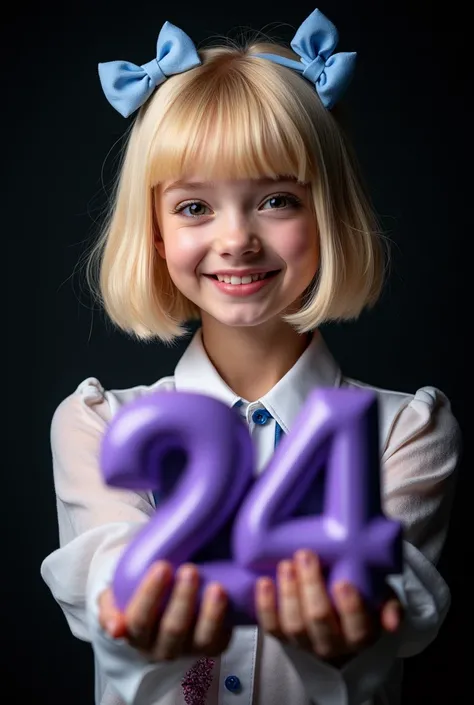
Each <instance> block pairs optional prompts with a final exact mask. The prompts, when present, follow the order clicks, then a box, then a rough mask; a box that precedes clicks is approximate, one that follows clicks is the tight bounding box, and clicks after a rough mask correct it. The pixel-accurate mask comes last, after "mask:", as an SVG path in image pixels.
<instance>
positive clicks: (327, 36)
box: [99, 10, 357, 117]
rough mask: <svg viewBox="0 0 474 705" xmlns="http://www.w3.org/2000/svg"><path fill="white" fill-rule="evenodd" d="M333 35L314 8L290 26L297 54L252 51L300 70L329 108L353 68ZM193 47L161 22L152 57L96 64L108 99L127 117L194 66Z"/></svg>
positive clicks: (196, 63) (351, 54)
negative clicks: (294, 26)
mask: <svg viewBox="0 0 474 705" xmlns="http://www.w3.org/2000/svg"><path fill="white" fill-rule="evenodd" d="M338 41H339V35H338V32H337V29H336V27H335V26H334V25H333V23H332V22H330V20H328V19H327V17H325V15H323V13H322V12H320V11H319V10H314V11H313V12H312V13H311V14H310V15H309V17H307V18H306V19H305V21H304V22H303V24H302V25H301V26H300V28H299V29H298V31H297V32H296V34H295V36H294V37H293V40H292V41H291V48H292V49H293V50H294V51H295V52H296V53H297V54H298V56H300V61H293V60H292V59H287V58H286V57H284V56H278V55H277V54H268V53H259V54H253V56H258V57H260V58H264V59H269V60H270V61H273V62H274V63H277V64H281V65H282V66H286V67H288V68H290V69H293V70H294V71H297V72H298V73H301V74H302V75H303V76H304V77H305V78H306V79H308V81H311V83H313V84H314V85H315V88H316V91H317V92H318V95H319V97H320V98H321V101H322V103H323V105H324V106H325V107H326V108H332V106H333V105H334V104H335V103H337V101H338V100H339V98H340V97H341V95H342V94H343V92H344V91H345V89H346V88H347V86H348V84H349V82H350V80H351V78H352V75H353V73H354V68H355V60H356V56H357V54H356V53H355V52H339V53H337V54H334V53H333V52H334V50H335V48H336V46H337V43H338ZM200 64H201V60H200V58H199V56H198V53H197V50H196V47H195V45H194V43H193V41H192V39H190V37H188V35H187V34H186V33H185V32H183V30H181V29H179V27H176V26H175V25H174V24H171V22H165V24H164V25H163V27H162V28H161V32H160V34H159V36H158V41H157V45H156V59H152V60H151V61H149V62H148V63H147V64H143V65H142V66H137V65H136V64H132V63H130V62H128V61H108V62H106V63H103V64H99V77H100V82H101V84H102V89H103V91H104V93H105V96H106V98H107V100H108V101H109V103H110V104H111V105H112V106H113V107H114V108H115V109H116V110H118V112H119V113H120V114H121V115H123V116H124V117H128V116H129V115H131V114H132V113H133V112H135V110H138V108H139V107H140V106H141V105H143V103H145V102H146V101H147V100H148V98H149V97H150V95H151V94H152V93H153V91H154V90H155V88H156V87H157V86H159V85H160V84H161V83H163V81H165V80H166V79H167V78H168V77H169V76H172V75H173V74H178V73H182V72H183V71H188V70H189V69H192V68H194V67H195V66H199V65H200Z"/></svg>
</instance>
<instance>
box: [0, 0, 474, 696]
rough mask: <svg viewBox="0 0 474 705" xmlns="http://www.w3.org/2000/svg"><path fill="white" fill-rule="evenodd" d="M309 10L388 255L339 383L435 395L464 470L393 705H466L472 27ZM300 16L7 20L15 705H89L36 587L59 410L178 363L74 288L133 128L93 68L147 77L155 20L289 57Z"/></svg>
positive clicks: (413, 7) (6, 587) (89, 4)
mask: <svg viewBox="0 0 474 705" xmlns="http://www.w3.org/2000/svg"><path fill="white" fill-rule="evenodd" d="M319 8H320V9H321V10H322V11H323V12H324V13H325V14H326V15H328V16H329V17H330V18H331V19H332V20H333V22H335V24H336V25H337V27H338V28H339V31H340V35H341V43H340V49H341V50H348V51H349V50H357V51H358V53H359V64H358V72H357V76H356V78H355V80H354V82H353V84H352V86H351V89H350V91H349V94H348V96H347V100H346V105H347V108H348V115H349V120H350V122H349V127H348V129H349V130H350V132H351V133H352V137H353V141H354V144H355V147H356V149H357V150H358V153H359V159H360V162H361V164H362V168H363V171H364V174H365V177H366V179H367V181H368V183H369V186H370V188H371V190H372V196H373V200H374V203H375V206H376V208H377V211H378V212H379V214H380V215H381V217H382V222H383V225H384V227H385V229H386V231H387V233H388V234H389V236H390V238H391V240H392V244H393V247H392V255H393V259H392V272H391V277H390V281H389V284H388V285H387V287H386V290H385V294H384V296H383V298H382V300H381V301H380V303H379V305H378V306H377V307H376V309H375V310H374V311H373V312H371V313H370V314H367V315H364V316H363V317H362V318H361V319H360V320H359V321H358V322H357V323H355V324H350V325H341V326H330V327H328V328H327V330H326V338H327V340H328V342H329V344H330V347H331V348H332V350H333V352H334V353H335V355H336V357H337V358H338V359H339V361H340V363H341V365H342V367H343V369H344V371H345V373H346V374H348V375H350V376H353V377H356V378H358V379H361V380H363V381H366V382H369V383H372V384H376V385H380V386H385V387H389V388H396V389H400V390H403V391H409V392H413V391H415V390H416V388H417V387H420V386H422V385H425V384H433V385H435V386H438V387H440V388H441V389H442V390H443V391H444V392H445V393H446V394H447V395H448V396H449V397H450V399H451V400H452V404H453V408H454V411H455V413H456V415H457V417H458V419H459V421H460V422H461V425H462V428H463V431H464V434H465V441H466V448H465V458H464V463H463V466H462V472H461V477H460V484H459V489H458V495H457V500H456V506H455V511H454V514H453V521H452V528H451V532H450V537H449V541H448V545H447V548H446V551H445V555H444V557H443V561H442V570H443V572H444V575H445V576H446V578H447V579H448V582H449V584H450V586H451V589H452V593H453V606H452V609H451V613H450V615H449V618H448V620H447V622H446V623H445V625H444V627H443V629H442V632H441V635H440V637H439V639H438V640H437V641H436V642H435V644H433V645H432V646H431V647H429V648H428V649H427V650H426V652H425V653H424V654H422V655H421V656H419V657H416V658H414V659H411V660H410V661H409V662H408V664H407V671H408V673H407V679H406V694H405V700H404V702H406V703H407V704H408V705H411V704H412V703H413V705H415V704H416V705H419V704H420V703H423V704H424V703H429V704H430V705H445V703H464V701H465V699H466V698H467V687H468V685H469V683H470V681H471V677H470V673H469V670H468V669H469V666H470V657H471V656H472V642H471V630H472V606H471V602H470V600H471V598H470V591H469V589H468V588H469V584H468V578H469V573H470V575H471V576H472V568H470V558H471V557H470V553H471V551H470V545H469V544H470V541H469V540H467V539H468V537H469V533H470V530H469V524H470V521H469V520H470V514H469V509H470V497H469V492H470V487H469V485H470V478H469V473H470V468H471V460H472V451H471V449H470V444H469V441H470V435H471V434H470V426H469V422H468V415H469V413H468V412H469V409H468V404H467V392H466V388H467V385H468V380H469V376H468V373H467V367H466V357H465V354H464V351H465V347H467V336H466V330H467V329H468V327H469V326H470V324H471V321H472V313H471V312H470V308H469V303H470V302H471V291H470V288H471V287H470V284H471V281H472V277H471V276H470V272H469V269H470V267H471V266H472V265H471V260H470V257H469V255H470V248H469V244H470V239H471V235H472V227H471V218H470V213H471V203H472V197H471V185H472V184H471V182H472V180H471V179H470V178H469V177H470V172H471V168H470V161H469V159H468V156H467V151H468V145H469V144H470V134H469V132H470V130H472V126H471V124H470V121H472V111H471V108H470V107H469V99H470V98H471V95H470V94H471V85H470V73H471V65H470V63H469V62H468V59H467V54H468V46H467V43H468V41H469V42H470V41H471V40H470V38H469V39H468V34H467V29H466V28H467V26H468V20H467V14H466V12H467V11H466V10H462V9H461V3H460V2H456V1H455V2H451V3H449V6H444V7H442V8H441V9H440V10H435V9H434V3H432V2H429V1H428V0H426V1H421V0H419V1H417V0H413V2H407V0H399V1H398V2H395V1H394V0H383V1H379V2H376V1H375V0H374V1H373V2H370V1H369V0H361V1H359V2H350V0H321V2H319ZM313 9H314V5H313V3H312V2H308V1H305V2H301V1H298V2H294V3H291V7H285V3H283V2H282V1H281V0H260V2H258V3H256V2H253V3H250V2H244V1H242V2H239V3H235V4H230V3H224V4H223V5H219V4H218V3H216V5H215V7H214V4H213V3H211V2H209V1H207V2H203V3H201V4H199V3H196V2H190V1H189V0H183V2H181V3H180V4H178V3H170V5H169V6H166V5H163V4H160V3H152V2H148V1H147V0H141V2H140V3H125V2H123V0H117V1H116V2H107V1H105V0H95V1H92V0H83V1H82V2H77V0H69V1H68V2H64V3H53V2H45V3H43V4H35V5H33V4H31V3H30V4H28V3H22V4H21V5H20V4H18V6H15V5H12V6H11V7H10V8H7V7H4V8H3V10H2V16H3V17H2V19H3V23H2V24H3V30H4V32H3V35H4V37H3V40H2V49H3V54H4V59H3V62H2V82H3V90H2V95H3V97H4V100H3V101H2V105H3V110H2V124H3V125H4V126H3V129H2V134H1V145H2V157H3V159H2V164H3V166H4V170H3V171H4V188H3V189H2V193H3V195H4V197H5V198H4V205H3V219H2V231H3V238H4V240H5V241H6V242H7V243H8V250H7V255H6V256H5V258H4V259H3V262H4V269H3V271H4V273H5V274H6V275H7V281H8V283H7V287H6V297H5V300H6V302H7V306H6V311H7V313H8V321H7V322H5V323H4V329H6V340H7V351H8V362H7V367H6V369H4V373H3V381H4V382H6V383H7V386H6V388H7V390H8V391H7V392H6V393H5V399H6V400H7V401H6V404H5V406H6V409H5V411H6V414H5V417H6V419H7V422H6V428H7V435H6V439H5V440H6V444H5V447H6V448H7V449H8V452H7V453H6V462H5V463H4V464H3V481H4V497H5V501H4V507H5V508H4V511H3V512H2V517H3V518H4V520H5V528H4V531H3V537H4V542H3V556H4V561H5V564H4V570H3V571H2V573H3V579H2V583H1V584H2V601H1V604H2V612H3V617H2V626H3V634H2V643H3V645H4V649H3V658H2V665H3V667H4V668H3V669H2V670H4V675H6V676H7V678H8V680H11V686H12V688H13V691H12V692H11V694H10V696H9V700H10V701H11V702H17V701H18V702H20V701H21V700H23V699H24V698H26V699H27V701H28V702H32V703H35V704H37V705H40V704H41V705H42V704H43V703H44V704H45V705H64V703H66V702H67V703H68V705H84V703H92V702H93V690H92V660H91V653H90V650H89V647H88V645H86V644H82V643H80V642H79V641H77V640H76V639H74V638H73V637H72V636H71V634H70V632H69V630H68V628H67V625H66V623H65V620H64V618H63V616H62V614H61V612H60V610H59V608H58V607H57V605H56V604H55V603H54V601H53V599H52V597H51V595H50V594H49V593H48V591H47V589H46V587H45V585H44V584H43V583H42V581H41V578H40V575H39V566H40V562H41V560H42V559H43V557H44V556H45V555H47V554H48V553H49V552H50V551H52V550H53V549H54V548H55V547H56V545H57V528H56V514H55V501H54V494H53V486H52V475H51V459H50V449H49V435H48V434H49V424H50V420H51V416H52V413H53V411H54V408H55V407H56V405H57V404H58V403H59V402H60V400H61V399H62V398H63V397H64V396H66V395H67V394H69V393H70V392H72V391H73V389H74V388H75V387H76V386H77V385H78V384H79V382H80V381H81V380H82V379H84V378H86V377H88V376H90V375H93V376H97V377H99V379H100V380H101V381H102V383H103V384H104V386H106V387H125V386H131V385H134V384H137V383H149V382H152V381H153V380H155V379H157V378H159V377H160V376H162V375H164V374H169V373H171V372H172V370H173V367H174V364H175V362H176V360H177V359H178V357H179V355H180V353H181V351H182V349H183V344H182V343H180V344H179V345H177V346H175V347H173V348H168V349H167V348H165V347H163V346H159V345H148V346H145V345H138V344H137V343H134V342H132V341H130V340H128V339H127V338H125V337H124V336H123V335H121V334H118V333H117V332H114V331H112V330H111V329H110V327H107V326H106V325H105V324H104V321H103V319H102V317H101V316H100V315H99V313H98V312H97V311H94V310H93V309H92V307H91V303H90V300H89V299H88V297H87V295H86V293H85V292H84V291H83V285H82V283H81V278H80V276H79V275H78V274H77V272H76V273H75V270H74V268H75V265H76V263H77V261H78V258H79V256H80V254H81V253H82V252H83V249H84V246H85V244H86V243H87V241H88V239H89V238H90V237H91V236H92V235H93V234H94V232H95V230H96V223H97V221H98V219H100V216H101V213H102V209H103V206H104V203H105V198H106V190H107V188H108V187H109V186H110V182H111V178H112V174H113V168H114V163H115V161H114V160H115V159H116V157H117V154H118V146H120V138H121V135H122V134H123V132H124V129H125V127H126V125H127V121H125V120H123V118H121V117H120V116H119V115H118V113H116V112H115V111H114V110H113V109H112V108H111V107H110V106H109V104H108V103H107V102H106V100H105V98H104V96H103V95H102V93H101V89H100V85H99V81H98V79H97V71H96V65H97V63H98V62H99V61H107V60H111V59H120V58H123V59H129V60H131V61H134V62H135V63H144V62H145V61H147V60H149V59H150V58H151V57H152V52H153V50H154V47H155V42H156V36H157V34H158V31H159V29H160V27H161V25H162V24H163V22H164V21H165V20H167V19H168V20H170V21H171V22H173V23H175V24H177V25H178V26H181V27H182V28H183V29H184V30H185V31H186V32H188V33H189V34H190V35H191V36H192V37H193V39H194V40H195V42H200V41H202V40H204V39H206V38H207V37H209V36H210V35H214V34H222V33H227V32H228V31H229V30H232V29H233V28H235V27H237V26H244V27H248V26H251V27H253V28H256V29H263V28H267V29H268V30H271V27H268V23H281V24H279V26H278V27H277V28H276V29H275V28H274V29H273V32H274V33H276V34H277V35H278V36H279V37H281V38H283V39H286V40H287V41H289V40H290V39H291V37H292V36H293V33H294V30H295V29H296V27H297V26H298V25H299V23H300V22H301V21H302V20H303V19H304V18H305V17H306V16H307V15H308V14H309V12H310V11H312V10H313ZM285 23H286V24H285ZM288 25H289V26H288ZM5 85H6V89H5ZM471 531H472V530H471ZM13 694H14V695H13ZM289 705H291V704H289Z"/></svg>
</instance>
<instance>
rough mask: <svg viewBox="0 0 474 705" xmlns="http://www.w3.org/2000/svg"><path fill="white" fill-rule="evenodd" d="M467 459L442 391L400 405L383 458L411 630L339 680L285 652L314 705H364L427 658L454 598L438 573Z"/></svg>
mask: <svg viewBox="0 0 474 705" xmlns="http://www.w3.org/2000/svg"><path fill="white" fill-rule="evenodd" d="M382 403H383V400H382ZM460 452H461V437H460V431H459V426H458V423H457V421H456V419H455V418H454V416H453V414H452V411H451V406H450V403H449V400H448V399H447V398H446V396H445V395H444V394H443V393H442V392H441V391H440V390H438V389H435V388H434V387H424V388H422V389H420V390H418V391H417V392H416V394H415V395H414V396H411V397H410V396H407V397H406V399H405V400H404V403H401V404H398V410H397V412H396V413H395V414H394V416H393V419H392V421H391V424H390V425H389V432H388V434H387V438H386V441H385V445H384V449H383V454H382V468H383V482H382V490H383V499H384V509H385V511H386V513H387V514H388V515H390V516H392V517H393V518H396V519H398V520H399V521H401V523H402V524H403V527H404V544H403V548H404V570H403V574H401V575H396V576H390V578H389V582H390V584H391V585H392V587H393V589H394V590H395V591H396V593H397V594H398V596H399V599H400V600H401V602H402V603H403V605H404V608H405V617H404V620H403V625H402V627H401V629H400V630H399V631H398V633H397V634H384V635H382V636H381V637H380V639H379V640H378V641H377V642H376V643H375V644H373V645H372V646H371V647H369V648H367V649H366V650H365V651H363V652H361V653H360V654H359V655H357V656H356V657H355V658H353V659H351V660H350V661H349V662H348V663H347V665H345V666H344V667H343V668H342V669H341V670H340V671H339V672H338V673H336V672H335V669H333V668H332V667H330V666H328V665H327V664H323V663H322V662H321V661H320V660H319V659H317V658H315V657H313V656H311V655H310V654H307V653H304V652H302V651H298V650H296V649H295V648H294V647H292V646H285V651H286V652H287V655H288V656H289V657H290V659H291V660H292V662H293V665H294V667H295V669H296V670H297V672H298V673H299V675H300V677H301V679H302V681H303V683H304V685H305V689H306V692H307V694H308V697H309V699H310V700H311V701H312V702H314V703H318V705H337V703H338V702H339V701H338V699H337V697H335V696H334V693H336V692H337V691H338V689H341V688H342V689H343V690H344V692H345V693H347V699H348V701H350V703H351V704H352V705H360V704H361V703H364V702H365V701H367V700H369V699H370V698H371V697H373V695H374V693H375V692H377V690H379V689H380V688H381V687H383V685H384V682H385V679H386V678H387V676H388V674H389V672H390V669H391V668H392V666H393V664H394V662H395V660H396V659H397V658H399V657H408V656H413V655H415V654H417V653H420V652H421V651H422V650H423V649H425V648H426V647H427V646H428V645H429V644H430V643H431V642H432V641H433V639H434V638H435V637H436V635H437V633H438V630H439V628H440V626H441V624H442V623H443V621H444V619H445V617H446V614H447V612H448V609H449V604H450V592H449V588H448V586H447V585H446V583H445V581H444V580H443V578H442V576H441V575H440V574H439V572H438V571H437V569H436V567H435V565H436V562H437V560H438V558H439V556H440V553H441V549H442V547H443V543H444V541H445V538H446V533H447V528H448V523H449V513H450V508H451V503H452V498H453V490H454V486H455V480H456V468H457V465H458V461H459V457H460ZM322 683H325V684H326V685H327V684H329V685H330V688H329V689H328V688H326V690H328V691H329V692H324V693H323V689H322V687H321V684H322Z"/></svg>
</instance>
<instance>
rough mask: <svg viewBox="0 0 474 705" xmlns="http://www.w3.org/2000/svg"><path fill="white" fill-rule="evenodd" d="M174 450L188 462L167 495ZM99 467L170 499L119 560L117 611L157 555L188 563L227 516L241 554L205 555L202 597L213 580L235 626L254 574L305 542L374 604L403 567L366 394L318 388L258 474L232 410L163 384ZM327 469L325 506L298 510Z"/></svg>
mask: <svg viewBox="0 0 474 705" xmlns="http://www.w3.org/2000/svg"><path fill="white" fill-rule="evenodd" d="M175 451H179V452H181V454H184V458H185V460H184V464H183V463H181V466H182V469H181V470H179V471H177V472H179V476H178V477H177V478H173V482H172V489H171V490H170V491H168V492H167V491H166V479H167V478H166V477H165V473H167V472H169V467H170V463H169V462H168V463H167V462H166V458H168V459H169V458H170V457H171V455H170V454H171V453H172V452H175ZM101 467H102V473H103V476H104V479H105V482H106V483H107V484H109V485H111V486H115V487H121V488H128V489H134V490H158V491H159V492H161V494H162V495H163V499H162V501H160V503H159V506H158V507H157V510H156V513H155V515H154V517H153V518H152V519H151V520H150V521H149V522H148V524H146V525H145V526H144V527H143V528H142V529H141V530H140V531H139V532H138V533H137V535H136V536H135V538H134V539H133V540H132V541H131V543H130V544H129V545H128V546H127V547H126V549H125V550H124V553H123V555H122V557H121V559H120V560H119V563H118V566H117V569H116V572H115V577H114V581H113V590H114V595H115V599H116V602H117V605H118V607H119V608H120V609H124V608H125V607H126V605H127V603H128V602H129V600H130V598H131V596H132V594H133V592H134V591H135V589H136V587H137V586H138V584H139V583H140V582H141V580H142V578H143V576H144V575H145V573H146V572H147V570H148V568H149V567H150V565H151V564H152V563H153V562H154V561H156V560H158V559H160V558H161V559H166V560H169V561H170V562H171V563H172V564H173V565H174V566H175V567H177V566H178V565H180V564H181V563H183V562H186V561H189V560H192V558H193V555H194V554H195V553H196V552H197V551H198V550H199V549H200V548H202V547H203V546H205V545H206V544H207V543H208V542H210V541H211V540H212V538H213V537H215V536H216V535H217V534H218V532H219V531H220V530H221V529H222V527H223V526H224V524H225V523H226V522H228V521H229V520H230V519H232V521H233V527H232V539H231V551H232V559H233V560H226V561H211V562H206V563H200V564H199V571H200V574H201V578H202V580H201V593H200V594H201V595H202V590H203V589H204V588H205V586H206V585H207V584H208V583H209V582H214V581H218V582H220V583H221V584H222V585H223V586H224V588H225V589H226V591H227V593H228V596H229V602H230V614H231V621H232V622H233V623H234V624H254V623H255V621H256V617H255V610H254V588H255V581H256V579H257V577H259V576H261V575H269V576H271V577H275V574H276V566H277V564H278V562H279V561H280V560H282V559H284V558H290V557H291V556H292V555H293V553H294V552H295V551H296V550H298V549H299V548H308V549H310V550H313V551H314V552H315V553H317V554H318V556H319V557H320V560H321V562H322V564H323V566H324V568H325V571H326V573H327V580H328V587H329V589H331V587H332V585H334V583H335V582H336V581H338V580H341V579H346V580H349V581H350V582H351V583H352V584H353V585H355V586H356V587H357V588H358V589H359V590H360V591H361V594H362V595H363V596H364V598H365V599H366V600H367V601H368V602H369V603H370V604H371V605H372V606H376V604H377V603H378V602H379V601H380V600H381V599H382V597H383V593H384V586H385V578H386V576H387V574H389V573H396V572H399V571H400V569H401V562H402V558H401V547H402V542H401V538H402V529H401V525H400V524H399V523H398V522H395V521H393V520H390V519H388V518H386V517H385V515H384V513H383V511H382V508H381V498H380V460H379V444H378V408H377V401H376V398H375V395H374V394H373V393H372V392H370V391H366V390H352V389H320V390H316V391H314V392H312V393H311V394H310V395H309V397H308V400H307V402H306V404H305V405H304V407H303V409H302V411H301V413H300V414H299V416H298V418H297V419H296V421H295V423H294V427H293V429H292V430H291V432H290V433H289V434H288V435H287V436H286V437H285V438H283V439H282V441H281V443H280V444H279V446H278V447H277V449H276V451H275V453H274V455H273V457H272V458H271V460H270V462H269V463H268V465H267V467H266V468H265V470H264V471H263V473H262V474H261V475H260V476H259V477H258V478H257V479H255V477H254V470H255V458H254V447H253V443H252V439H251V436H250V434H249V432H248V429H247V427H246V425H245V424H244V423H243V421H242V420H241V419H240V418H239V417H238V416H237V414H236V413H235V411H234V410H231V409H229V408H228V407H226V406H225V405H224V404H223V403H221V402H220V401H218V400H216V399H213V398H211V397H208V396H204V395H200V394H193V393H188V392H155V393H153V394H150V395H146V396H144V397H141V398H140V399H138V400H135V401H133V402H130V403H129V404H127V405H126V406H124V407H123V408H122V409H121V410H120V411H119V412H118V413H117V414H116V415H115V417H114V418H113V419H112V422H111V424H110V426H109V428H108V430H107V432H106V434H105V436H104V439H103V444H102V452H101ZM165 468H167V470H165ZM321 472H324V473H325V482H324V485H325V487H324V491H323V492H324V497H323V512H322V513H321V514H320V515H318V516H315V515H309V516H308V515H306V516H298V515H297V509H298V507H299V506H300V504H301V502H302V500H303V499H304V498H305V496H306V495H307V493H308V492H311V491H312V490H311V485H312V484H313V482H314V479H315V477H316V475H318V474H319V473H321Z"/></svg>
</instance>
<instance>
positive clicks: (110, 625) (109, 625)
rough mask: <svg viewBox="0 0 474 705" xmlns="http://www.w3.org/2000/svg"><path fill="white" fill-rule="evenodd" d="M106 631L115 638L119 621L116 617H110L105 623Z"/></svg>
mask: <svg viewBox="0 0 474 705" xmlns="http://www.w3.org/2000/svg"><path fill="white" fill-rule="evenodd" d="M105 626H106V629H107V631H108V632H109V634H110V635H111V636H114V634H115V631H116V629H117V626H118V621H117V620H116V619H115V617H110V619H108V620H107V622H106V623H105Z"/></svg>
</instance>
